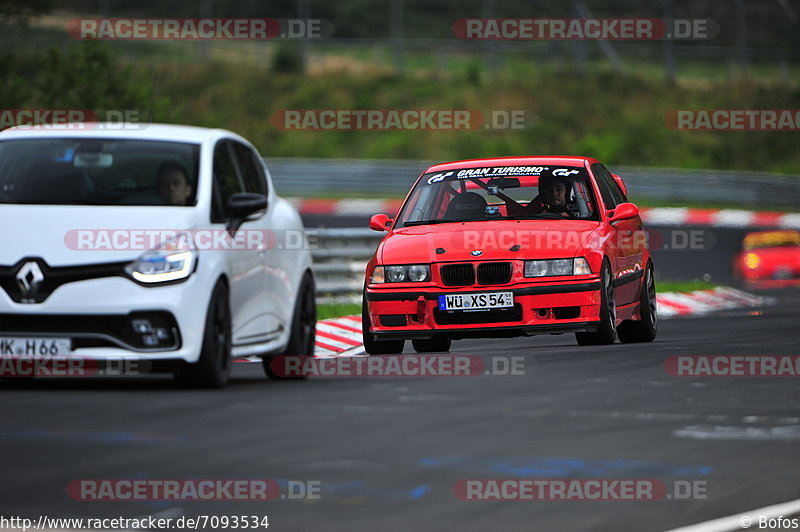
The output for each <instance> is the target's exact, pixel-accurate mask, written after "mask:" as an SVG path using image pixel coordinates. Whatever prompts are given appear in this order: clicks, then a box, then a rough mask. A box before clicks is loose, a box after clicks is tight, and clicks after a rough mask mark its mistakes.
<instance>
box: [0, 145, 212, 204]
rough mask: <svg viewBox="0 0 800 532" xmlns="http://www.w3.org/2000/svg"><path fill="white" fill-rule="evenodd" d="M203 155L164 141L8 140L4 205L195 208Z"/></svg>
mask: <svg viewBox="0 0 800 532" xmlns="http://www.w3.org/2000/svg"><path fill="white" fill-rule="evenodd" d="M199 153H200V147H199V146H198V145H196V144H184V143H177V142H161V141H144V140H110V139H22V140H8V141H2V142H0V203H17V204H39V205H176V206H177V205H194V202H195V197H196V194H197V172H198V164H199Z"/></svg>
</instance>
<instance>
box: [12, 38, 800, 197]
mask: <svg viewBox="0 0 800 532" xmlns="http://www.w3.org/2000/svg"><path fill="white" fill-rule="evenodd" d="M44 33H45V35H44V37H43V42H42V43H41V45H39V44H37V45H36V46H31V48H32V49H33V50H41V47H43V46H45V45H48V46H49V45H51V44H53V43H54V41H53V39H54V38H56V39H57V37H55V36H54V31H53V30H45V31H44ZM24 35H26V34H24V33H21V32H18V33H16V34H14V37H15V40H16V41H17V42H18V41H21V40H24ZM26 42H27V41H26ZM64 43H65V44H69V45H70V46H84V45H86V44H87V43H86V42H83V43H76V42H74V41H72V40H70V39H69V38H68V37H67V36H66V34H64ZM93 46H95V47H102V48H103V49H104V50H107V51H108V52H109V53H110V55H111V56H113V59H114V61H115V63H116V64H117V65H127V66H129V67H130V68H131V72H130V75H128V74H127V73H126V75H125V77H124V84H122V85H123V87H122V89H124V90H122V89H119V90H118V91H117V92H119V94H121V95H116V96H115V95H114V94H115V93H114V92H111V91H109V90H107V88H106V87H105V85H107V83H106V81H107V80H106V79H105V78H106V77H107V76H98V74H97V72H96V71H95V70H92V69H91V68H90V67H91V66H92V63H91V61H87V62H86V63H87V64H86V65H83V66H81V65H77V66H76V65H74V64H71V63H67V64H66V65H65V68H64V69H63V72H62V73H60V74H59V75H55V74H53V75H50V72H51V69H50V63H49V62H48V60H46V58H45V59H42V60H41V61H40V63H41V64H39V63H36V62H31V61H28V60H25V57H24V54H23V53H22V52H16V51H14V52H8V54H9V56H11V55H12V54H13V55H14V56H15V57H16V56H17V55H18V56H19V60H18V61H16V60H15V61H14V62H11V63H9V65H5V64H4V67H7V68H4V71H3V72H1V73H0V81H2V82H3V83H0V96H2V98H0V100H3V101H4V102H6V103H7V106H8V107H10V108H34V109H36V108H70V107H71V106H76V108H87V107H99V108H104V109H127V108H131V107H132V106H139V107H136V108H140V107H145V109H144V110H145V111H152V113H153V119H154V120H155V121H164V122H176V123H185V124H192V125H199V126H208V127H219V128H226V129H231V130H233V131H236V132H237V133H240V134H242V135H243V136H245V137H246V138H248V139H249V140H251V141H252V142H253V143H254V144H255V145H256V146H257V147H258V148H259V151H261V153H262V154H264V155H265V156H267V157H338V158H358V159H369V158H385V159H417V160H434V161H445V160H457V159H464V158H475V157H492V156H502V155H515V154H516V155H523V154H537V153H539V154H541V153H553V154H568V153H576V154H585V155H589V156H593V157H597V158H598V159H600V160H602V161H603V162H604V163H606V165H608V166H609V167H610V168H613V167H615V166H623V165H624V166H647V167H670V168H714V169H736V170H757V171H759V172H780V173H797V168H800V150H798V149H797V139H796V137H797V134H796V132H734V131H720V132H699V131H692V132H687V131H675V130H673V129H670V128H669V127H667V125H665V123H664V118H665V115H667V114H668V113H669V112H670V111H671V110H675V109H715V108H721V109H758V108H762V109H763V108H767V109H774V108H785V109H792V108H800V90H798V86H800V81H798V80H800V69H798V68H797V65H796V64H794V63H791V64H789V65H788V66H787V68H788V70H787V71H786V72H784V73H781V72H779V69H776V68H772V67H769V68H768V67H767V66H766V65H762V64H761V63H758V62H752V65H751V70H750V71H749V73H747V74H741V73H733V74H732V73H731V72H729V71H728V66H727V62H726V61H705V62H704V61H701V60H695V59H693V58H688V59H681V60H680V61H679V63H678V71H679V74H680V77H679V80H678V83H676V84H674V85H667V84H665V83H664V80H663V69H662V68H661V67H660V66H659V65H660V60H653V61H645V60H641V59H633V58H631V59H626V61H627V62H628V63H629V69H628V74H627V75H626V76H622V75H618V74H616V73H614V72H613V71H612V70H610V69H609V68H608V66H607V65H604V64H603V62H602V61H599V62H595V61H590V62H588V68H587V70H586V71H585V72H583V73H579V72H576V71H575V68H574V65H573V62H572V61H571V59H570V55H569V54H565V55H564V57H563V58H562V59H563V60H554V59H553V58H552V54H549V55H548V54H547V53H538V52H536V53H533V52H531V53H525V54H518V53H509V54H498V56H497V61H496V62H495V63H493V64H494V66H495V67H496V68H495V69H494V71H493V72H490V71H489V70H488V69H487V66H486V62H485V60H484V57H483V55H482V52H481V51H476V53H474V54H465V53H460V52H458V53H455V52H454V53H443V52H435V51H434V52H431V53H427V54H426V53H416V52H415V53H413V54H409V56H408V57H407V61H406V63H407V68H406V70H405V71H404V72H402V73H400V74H395V73H392V72H391V68H390V65H391V61H388V60H387V58H388V57H389V56H388V55H387V53H388V48H381V47H378V48H376V49H373V50H366V49H364V50H360V51H359V50H352V49H351V50H347V49H344V48H341V47H338V46H335V45H334V46H335V47H331V48H325V47H320V46H317V47H314V48H313V50H312V52H311V54H312V56H313V57H312V58H311V59H312V61H310V65H311V68H312V71H311V73H310V74H304V73H287V72H276V71H274V70H273V69H272V67H271V60H272V53H273V51H274V47H272V46H270V45H269V44H265V43H255V44H253V43H235V42H215V43H213V45H211V46H210V48H208V49H207V50H206V51H207V53H205V54H204V53H203V52H202V50H203V48H198V47H197V46H194V45H191V46H190V45H188V44H187V43H186V42H178V43H175V42H155V43H140V42H109V43H105V42H94V44H93ZM61 48H64V49H66V48H67V46H62V47H61ZM323 56H324V57H323ZM70 57H71V56H70ZM320 58H322V59H320ZM89 59H91V58H89ZM329 59H332V60H331V61H328V60H329ZM321 64H330V65H332V66H330V67H326V68H321V67H320V66H319V65H321ZM775 64H777V63H773V67H774V65H775ZM78 66H81V68H78ZM375 66H382V67H383V68H375ZM12 67H13V68H12ZM34 67H35V68H34ZM69 67H71V68H69ZM336 68H339V69H340V70H338V71H337V70H335V69H336ZM31 69H32V70H33V71H31ZM105 70H107V71H111V72H114V71H118V70H119V69H118V68H116V69H114V68H110V69H105ZM43 73H47V75H44V74H43ZM37 76H38V77H40V78H42V80H41V83H39V84H38V85H37V84H33V86H32V84H31V79H32V78H36V77H37ZM51 78H52V79H51ZM133 96H136V98H133ZM126 98H127V99H126ZM292 109H444V110H446V109H462V110H476V111H480V112H481V113H482V114H483V115H484V117H487V119H488V117H489V116H490V113H492V112H493V111H510V110H519V111H524V113H525V117H526V123H525V127H524V128H523V129H517V130H503V131H499V130H491V129H485V128H482V127H479V128H477V129H474V130H468V131H452V130H451V131H433V130H412V131H402V130H400V131H397V130H394V131H331V130H323V131H285V130H283V129H281V128H280V127H277V126H276V125H275V124H273V123H272V122H271V118H272V117H273V116H278V115H277V113H279V112H282V111H285V110H292ZM476 125H477V124H476ZM643 204H644V203H643Z"/></svg>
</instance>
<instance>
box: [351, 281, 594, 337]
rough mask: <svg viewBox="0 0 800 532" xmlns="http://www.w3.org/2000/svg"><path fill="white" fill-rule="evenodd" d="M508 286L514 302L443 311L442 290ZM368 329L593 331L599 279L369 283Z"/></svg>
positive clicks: (394, 333)
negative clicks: (446, 284) (496, 306)
mask: <svg viewBox="0 0 800 532" xmlns="http://www.w3.org/2000/svg"><path fill="white" fill-rule="evenodd" d="M479 292H512V293H513V294H514V307H513V308H509V309H502V310H477V311H464V310H455V311H446V310H442V309H440V308H439V296H440V295H444V294H457V293H464V294H474V293H479ZM365 299H366V305H367V313H368V314H369V323H370V331H371V332H372V333H373V334H374V335H375V336H376V338H378V339H387V340H388V339H406V340H408V339H426V338H431V337H432V336H433V335H434V334H446V335H447V336H449V337H451V338H453V339H459V338H476V337H484V338H485V337H510V336H530V335H534V334H559V333H564V332H592V331H595V330H596V329H597V325H598V323H599V321H600V279H599V276H587V277H584V278H581V279H580V280H570V281H560V282H557V283H556V282H553V281H550V282H538V283H534V282H530V283H515V284H513V285H493V286H480V287H477V286H465V287H439V286H426V287H420V288H414V287H409V286H408V285H407V284H406V285H404V286H403V287H402V288H401V287H396V286H391V285H388V286H387V285H385V284H382V285H370V286H368V287H367V289H366V292H365Z"/></svg>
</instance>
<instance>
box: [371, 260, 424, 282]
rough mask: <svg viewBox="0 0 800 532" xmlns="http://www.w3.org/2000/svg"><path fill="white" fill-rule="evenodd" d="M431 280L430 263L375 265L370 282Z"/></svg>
mask: <svg viewBox="0 0 800 532" xmlns="http://www.w3.org/2000/svg"><path fill="white" fill-rule="evenodd" d="M430 280H431V266H430V264H399V265H396V266H375V269H374V270H373V271H372V276H371V277H370V280H369V282H370V283H409V282H411V283H422V282H425V281H430Z"/></svg>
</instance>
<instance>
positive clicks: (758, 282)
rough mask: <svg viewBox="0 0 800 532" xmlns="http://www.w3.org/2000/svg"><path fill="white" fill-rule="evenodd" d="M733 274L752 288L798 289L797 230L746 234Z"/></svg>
mask: <svg viewBox="0 0 800 532" xmlns="http://www.w3.org/2000/svg"><path fill="white" fill-rule="evenodd" d="M733 271H734V275H735V276H736V277H737V278H738V279H740V280H742V281H744V282H745V283H746V284H748V285H752V286H754V287H762V288H771V287H776V288H777V287H782V286H800V231H795V230H784V231H755V232H752V233H747V234H746V235H745V237H744V240H742V250H741V252H740V253H739V254H738V255H736V256H735V258H734V260H733Z"/></svg>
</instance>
